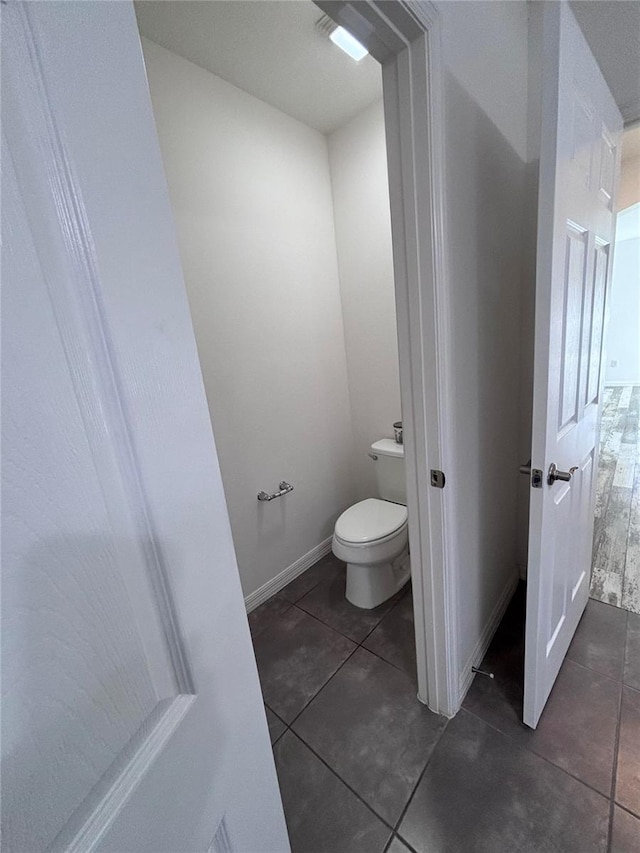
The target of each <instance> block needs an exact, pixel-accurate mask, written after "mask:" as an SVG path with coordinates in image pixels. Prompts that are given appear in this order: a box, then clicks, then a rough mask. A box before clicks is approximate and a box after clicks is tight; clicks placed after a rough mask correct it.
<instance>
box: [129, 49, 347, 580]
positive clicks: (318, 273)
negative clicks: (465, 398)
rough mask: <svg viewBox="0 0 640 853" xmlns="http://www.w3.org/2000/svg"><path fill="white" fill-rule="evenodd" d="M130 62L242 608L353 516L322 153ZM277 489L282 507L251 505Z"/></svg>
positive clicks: (176, 62)
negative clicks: (150, 136)
mask: <svg viewBox="0 0 640 853" xmlns="http://www.w3.org/2000/svg"><path fill="white" fill-rule="evenodd" d="M143 47H144V54H145V60H146V64H147V72H148V76H149V84H150V89H151V96H152V101H153V107H154V112H155V118H156V123H157V127H158V135H159V139H160V146H161V149H162V155H163V160H164V166H165V171H166V174H167V180H168V184H169V191H170V195H171V201H172V205H173V210H174V214H175V218H176V225H177V229H178V238H179V244H180V250H181V255H182V263H183V268H184V274H185V279H186V283H187V291H188V295H189V301H190V304H191V311H192V315H193V321H194V326H195V332H196V338H197V342H198V350H199V355H200V360H201V364H202V370H203V374H204V380H205V386H206V390H207V396H208V401H209V407H210V411H211V416H212V420H213V426H214V430H215V436H216V444H217V447H218V453H219V457H220V466H221V469H222V478H223V481H224V486H225V494H226V497H227V502H228V506H229V514H230V518H231V527H232V531H233V537H234V543H235V547H236V552H237V556H238V563H239V568H240V575H241V579H242V585H243V590H244V593H245V595H248V594H249V593H251V592H253V591H254V590H256V589H257V588H259V587H260V586H262V585H263V584H264V583H265V582H266V581H268V580H270V579H271V578H273V577H274V576H275V575H277V574H278V573H279V572H280V571H282V570H283V569H284V568H286V567H287V566H289V565H290V564H292V563H293V562H294V561H295V560H297V559H298V558H300V557H301V556H302V555H304V554H305V553H306V552H308V551H309V550H310V549H312V548H313V547H314V546H316V545H317V544H318V543H319V542H321V541H322V540H323V539H325V538H326V537H328V536H330V535H331V533H332V531H333V525H334V522H335V519H336V517H337V515H338V514H339V513H340V512H341V511H342V510H343V509H344V508H345V507H346V506H348V505H349V504H350V503H352V502H353V500H354V485H353V483H354V478H353V474H352V466H351V460H352V458H353V433H352V429H351V421H350V404H349V394H348V383H347V372H346V356H345V345H344V334H343V325H342V313H341V304H340V293H339V282H338V267H337V257H336V247H335V239H334V223H333V215H332V198H331V182H330V174H329V162H328V152H327V142H326V139H325V137H324V136H323V135H321V134H320V133H318V132H317V131H314V130H311V129H310V128H308V127H306V126H305V125H303V124H301V123H300V122H297V121H295V120H294V119H291V118H289V117H288V116H285V115H284V114H283V113H281V112H279V111H278V110H276V109H274V108H272V107H270V106H268V105H266V104H265V103H263V102H262V101H259V100H257V99H256V98H253V97H252V96H250V95H248V94H246V93H245V92H242V91H240V90H239V89H236V88H235V87H234V86H232V85H230V84H228V83H226V82H224V81H222V80H221V79H219V78H217V77H215V76H214V75H212V74H210V73H209V72H207V71H204V70H202V69H201V68H198V67H197V66H195V65H193V64H191V63H190V62H188V61H186V60H184V59H182V58H180V57H178V56H177V55H175V54H173V53H171V52H169V51H167V50H165V49H164V48H161V47H159V46H157V45H155V44H154V43H152V42H149V41H146V40H143ZM282 479H285V480H288V481H289V482H291V483H293V485H294V487H295V491H294V492H293V493H292V494H291V495H289V496H287V497H285V498H282V499H279V500H277V501H274V502H272V503H268V504H266V503H259V502H258V501H257V500H256V493H257V492H258V491H259V490H260V489H266V490H267V491H272V490H274V489H276V488H277V485H278V483H279V481H280V480H282ZM212 571H215V567H212Z"/></svg>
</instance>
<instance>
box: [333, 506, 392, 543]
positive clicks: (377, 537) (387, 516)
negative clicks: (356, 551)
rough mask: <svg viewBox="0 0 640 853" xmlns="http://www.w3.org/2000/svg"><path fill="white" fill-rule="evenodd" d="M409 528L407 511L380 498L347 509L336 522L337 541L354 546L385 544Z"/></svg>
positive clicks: (335, 533)
mask: <svg viewBox="0 0 640 853" xmlns="http://www.w3.org/2000/svg"><path fill="white" fill-rule="evenodd" d="M406 525H407V508H406V506H403V505H402V504H395V503H391V501H384V500H380V499H379V498H367V499H366V500H364V501H359V502H358V503H356V504H354V505H353V506H351V507H349V509H346V510H345V511H344V512H343V513H342V515H341V516H340V517H339V518H338V520H337V521H336V526H335V531H334V535H335V537H336V539H338V540H339V541H340V542H343V543H344V544H347V545H351V546H356V547H357V546H368V545H372V544H374V543H377V544H382V543H383V542H387V541H388V540H389V539H393V538H395V537H396V536H397V535H398V533H399V532H400V531H402V529H403V528H404V527H406Z"/></svg>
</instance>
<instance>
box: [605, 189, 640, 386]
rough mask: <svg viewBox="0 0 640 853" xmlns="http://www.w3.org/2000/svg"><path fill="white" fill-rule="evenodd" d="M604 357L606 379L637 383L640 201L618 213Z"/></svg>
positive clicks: (639, 355)
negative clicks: (605, 360) (605, 361)
mask: <svg viewBox="0 0 640 853" xmlns="http://www.w3.org/2000/svg"><path fill="white" fill-rule="evenodd" d="M606 358H607V366H606V373H605V382H607V383H617V384H620V383H626V384H634V385H635V384H638V383H640V203H639V204H634V205H633V206H632V207H628V208H627V209H626V210H622V211H621V212H620V213H619V214H618V220H617V224H616V243H615V251H614V253H613V269H612V274H611V296H610V301H609V325H608V327H607V345H606ZM614 363H615V367H614Z"/></svg>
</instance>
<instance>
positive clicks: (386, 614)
mask: <svg viewBox="0 0 640 853" xmlns="http://www.w3.org/2000/svg"><path fill="white" fill-rule="evenodd" d="M398 603H399V602H396V604H394V606H393V607H392V608H391V609H390V610H389V611H388V612H387V613H385V614H384V616H383V617H382V619H381V620H380V622H382V620H383V619H384V618H385V617H386V616H388V615H389V613H391V611H392V610H394V609H395V607H396V606H397V604H398ZM293 607H297V605H295V604H294V605H293ZM298 610H300V611H301V612H302V613H305V614H306V615H307V616H311V618H312V619H315V620H316V622H319V623H320V624H321V625H324V626H325V628H330V629H331V630H332V631H334V632H335V633H336V634H339V635H340V636H341V637H344V638H345V639H346V640H348V641H349V642H350V643H354V644H355V648H354V649H353V651H352V652H351V653H350V654H349V656H348V657H346V658H345V659H344V660H343V661H342V663H341V664H340V666H339V667H338V668H337V669H336V670H335V672H332V673H331V675H330V676H329V678H328V679H327V680H326V681H325V683H324V684H323V685H322V686H321V687H320V688H319V689H318V691H317V692H316V693H314V695H313V696H312V697H311V699H309V701H308V702H307V703H306V704H305V706H304V707H303V708H302V709H301V710H300V711H299V712H298V713H297V714H296V716H295V717H294V718H293V719H292V720H291V722H290V723H288V724H286V723H285V725H288V728H291V729H292V726H293V724H294V723H295V722H296V721H297V720H298V718H299V717H300V716H301V715H302V714H303V713H304V712H305V711H306V710H307V708H308V707H309V705H311V703H312V702H314V701H315V700H316V699H317V697H318V696H319V695H320V694H321V693H322V691H323V690H324V689H325V687H326V686H327V685H328V684H329V683H330V682H331V681H332V680H333V679H334V677H335V676H336V675H337V674H338V673H339V672H340V670H341V669H342V667H343V666H344V665H345V664H346V663H347V661H349V660H350V659H351V658H352V657H353V656H354V655H355V653H356V652H357V651H358V649H361V648H362V649H364V651H365V652H369V654H372V655H373V656H374V657H377V658H378V660H381V661H383V663H386V664H388V666H392V667H393V668H394V669H395V670H397V671H398V672H401V673H402V674H403V675H405V676H407V677H408V678H410V677H411V676H409V675H407V673H406V672H405V671H404V670H402V669H400V668H399V667H397V666H395V664H392V663H391V662H390V661H388V660H385V659H384V658H382V657H380V655H378V654H376V653H375V652H372V651H370V650H369V649H367V648H365V647H364V646H363V645H362V643H364V642H365V641H366V640H367V639H368V638H369V637H370V635H371V634H372V633H373V632H374V631H375V630H376V628H377V627H378V625H380V622H378V624H377V625H375V626H374V627H373V628H372V629H371V631H370V632H369V633H368V634H367V636H366V637H364V638H363V640H362V642H360V643H356V642H355V640H352V639H351V637H347V636H346V635H345V634H343V633H341V632H340V631H336V629H335V628H331V626H330V625H327V623H326V622H323V621H322V619H320V618H318V617H317V616H314V615H313V613H307V611H306V610H302V608H301V607H298ZM265 704H266V703H265ZM272 710H273V709H272ZM274 713H275V712H274ZM431 713H433V712H432V711H431ZM282 722H283V723H284V722H285V721H284V720H282ZM292 730H293V729H292ZM283 734H284V732H283ZM280 737H282V735H280ZM279 739H280V738H278V740H279ZM336 775H337V774H336Z"/></svg>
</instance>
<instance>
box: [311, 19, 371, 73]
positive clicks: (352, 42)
mask: <svg viewBox="0 0 640 853" xmlns="http://www.w3.org/2000/svg"><path fill="white" fill-rule="evenodd" d="M316 27H317V28H318V29H319V30H320V32H321V33H323V34H324V35H325V36H329V38H330V39H331V41H332V42H333V43H334V44H336V45H338V47H339V48H340V50H343V51H344V52H345V53H346V54H347V55H348V56H350V57H351V59H355V61H356V62H360V60H361V59H362V58H363V57H365V56H366V55H367V54H368V53H369V51H368V50H367V48H366V47H365V46H364V45H362V44H360V42H359V41H358V40H357V39H356V38H354V37H353V36H352V35H351V33H350V32H348V30H345V28H344V27H339V26H338V25H337V24H336V23H335V21H332V20H331V18H330V17H329V16H328V15H323V16H322V18H320V20H319V21H317V22H316Z"/></svg>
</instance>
